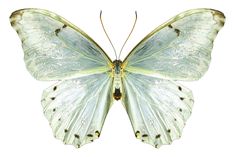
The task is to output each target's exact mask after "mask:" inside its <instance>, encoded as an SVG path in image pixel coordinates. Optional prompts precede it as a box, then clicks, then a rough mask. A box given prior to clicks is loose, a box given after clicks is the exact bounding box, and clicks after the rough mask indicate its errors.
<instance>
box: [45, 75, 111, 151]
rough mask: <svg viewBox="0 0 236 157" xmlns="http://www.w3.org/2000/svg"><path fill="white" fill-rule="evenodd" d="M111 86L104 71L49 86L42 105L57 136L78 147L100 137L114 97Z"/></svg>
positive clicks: (109, 79)
mask: <svg viewBox="0 0 236 157" xmlns="http://www.w3.org/2000/svg"><path fill="white" fill-rule="evenodd" d="M111 87H112V78H111V77H110V76H109V75H108V74H106V73H101V74H94V75H89V76H83V77H80V78H76V79H70V80H65V81H61V82H58V83H56V84H55V85H53V86H51V87H49V88H48V89H46V90H45V91H44V92H43V95H42V105H43V109H44V114H45V116H46V118H47V119H48V121H49V123H50V125H51V127H52V130H53V134H54V136H55V137H56V138H58V139H60V140H62V141H63V142H64V143H65V144H72V145H74V146H76V147H81V146H82V145H84V144H86V143H89V142H92V141H93V140H94V139H97V138H98V137H99V136H100V133H101V129H102V126H103V123H104V120H105V118H106V115H107V113H108V110H109V107H110V105H111V103H112V100H113V98H112V89H111Z"/></svg>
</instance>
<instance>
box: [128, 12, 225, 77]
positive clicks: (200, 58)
mask: <svg viewBox="0 0 236 157" xmlns="http://www.w3.org/2000/svg"><path fill="white" fill-rule="evenodd" d="M224 21H225V17H224V14H223V13H221V12H220V11H217V10H212V9H195V10H189V11H186V12H183V13H181V14H179V15H177V16H175V17H174V18H172V19H170V20H169V21H167V22H166V23H164V24H162V25H161V26H159V27H158V28H156V29H155V30H154V31H152V32H151V33H150V34H148V35H147V36H146V37H145V38H144V39H143V40H142V41H141V42H140V43H139V44H138V45H137V46H136V47H135V48H134V49H133V50H132V51H131V53H130V54H129V55H128V56H127V57H126V59H125V61H124V68H125V69H126V70H127V71H129V72H133V73H140V74H145V75H149V76H154V77H158V78H165V79H173V80H197V79H199V78H200V77H202V76H203V75H204V73H205V72H206V71H207V69H208V67H209V63H210V60H211V51H212V47H213V41H214V39H215V37H216V35H217V33H218V32H219V30H220V29H221V28H222V27H223V25H224Z"/></svg>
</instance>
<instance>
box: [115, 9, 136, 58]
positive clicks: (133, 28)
mask: <svg viewBox="0 0 236 157" xmlns="http://www.w3.org/2000/svg"><path fill="white" fill-rule="evenodd" d="M137 18H138V15H137V11H135V20H134V24H133V27H132V29H131V31H130V33H129V35H128V37H127V38H126V40H125V42H124V44H123V46H122V47H121V49H120V53H119V56H118V58H119V59H120V55H121V52H122V50H123V48H124V47H125V44H126V43H127V41H128V39H129V37H130V35H131V34H132V32H133V30H134V27H135V25H136V22H137Z"/></svg>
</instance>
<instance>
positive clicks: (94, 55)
mask: <svg viewBox="0 0 236 157" xmlns="http://www.w3.org/2000/svg"><path fill="white" fill-rule="evenodd" d="M10 21H11V24H12V26H13V27H14V28H15V30H16V31H17V33H18V34H19V37H20V38H21V40H22V46H23V49H24V53H25V55H24V59H25V63H26V67H27V69H28V70H29V72H30V73H31V74H32V75H33V76H34V77H35V78H36V79H38V80H62V81H60V82H58V83H56V84H55V85H53V86H51V87H49V88H48V89H46V90H45V91H44V92H43V95H42V106H43V109H44V114H45V116H46V118H47V119H48V121H49V123H50V125H51V127H52V130H53V134H54V136H55V137H56V138H58V139H60V140H62V141H64V142H65V143H66V144H72V145H74V146H76V147H80V146H82V145H84V144H86V143H88V142H91V141H93V140H94V139H96V138H98V137H99V136H100V133H101V129H102V126H103V123H104V120H105V117H106V115H107V113H108V110H109V107H110V105H111V103H112V100H113V99H112V95H111V93H112V91H111V88H112V82H113V79H112V77H110V72H109V71H110V70H111V64H112V63H111V60H110V59H109V57H108V56H107V55H106V54H105V52H104V51H103V50H102V49H101V48H100V47H99V46H98V45H97V44H96V43H95V42H94V41H93V40H92V39H91V38H90V37H89V36H88V35H86V34H85V33H84V32H83V31H81V30H80V29H79V28H77V27H76V26H74V25H73V24H71V23H70V22H68V21H66V20H65V19H63V18H62V17H60V16H59V15H56V14H54V13H52V12H49V11H46V10H41V9H23V10H18V11H16V12H14V13H12V15H11V17H10Z"/></svg>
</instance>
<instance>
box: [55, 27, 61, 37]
mask: <svg viewBox="0 0 236 157" xmlns="http://www.w3.org/2000/svg"><path fill="white" fill-rule="evenodd" d="M60 31H61V29H60V28H58V29H56V30H55V34H56V36H57V35H58V33H59V32H60Z"/></svg>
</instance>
